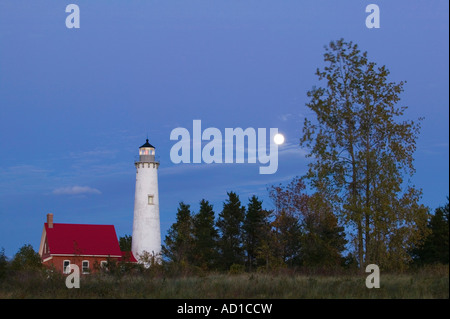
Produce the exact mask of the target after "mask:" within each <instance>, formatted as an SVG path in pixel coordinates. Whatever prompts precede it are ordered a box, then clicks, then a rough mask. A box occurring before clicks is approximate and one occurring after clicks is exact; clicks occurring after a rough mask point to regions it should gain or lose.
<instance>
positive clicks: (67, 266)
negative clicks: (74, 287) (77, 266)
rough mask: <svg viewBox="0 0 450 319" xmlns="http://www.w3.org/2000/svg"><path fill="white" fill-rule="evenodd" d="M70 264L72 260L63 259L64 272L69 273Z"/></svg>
mask: <svg viewBox="0 0 450 319" xmlns="http://www.w3.org/2000/svg"><path fill="white" fill-rule="evenodd" d="M69 266H70V260H64V261H63V273H64V274H68V273H69Z"/></svg>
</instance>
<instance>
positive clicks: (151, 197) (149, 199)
mask: <svg viewBox="0 0 450 319" xmlns="http://www.w3.org/2000/svg"><path fill="white" fill-rule="evenodd" d="M148 204H149V205H153V195H148Z"/></svg>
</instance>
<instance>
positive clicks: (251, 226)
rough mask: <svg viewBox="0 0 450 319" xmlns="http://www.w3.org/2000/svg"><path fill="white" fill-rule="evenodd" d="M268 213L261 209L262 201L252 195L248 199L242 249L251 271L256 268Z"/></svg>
mask: <svg viewBox="0 0 450 319" xmlns="http://www.w3.org/2000/svg"><path fill="white" fill-rule="evenodd" d="M268 216H269V213H268V212H267V211H265V210H263V209H262V201H259V200H258V197H257V196H255V195H253V196H252V197H251V198H250V199H249V203H248V206H247V213H246V215H245V219H244V223H243V225H242V230H243V235H244V249H245V251H246V255H247V266H248V268H249V270H250V271H251V270H252V269H253V267H255V266H257V255H258V254H257V252H258V249H259V247H260V246H261V244H262V240H263V239H264V236H265V233H266V232H267V225H268V223H269V222H268V220H267V219H268Z"/></svg>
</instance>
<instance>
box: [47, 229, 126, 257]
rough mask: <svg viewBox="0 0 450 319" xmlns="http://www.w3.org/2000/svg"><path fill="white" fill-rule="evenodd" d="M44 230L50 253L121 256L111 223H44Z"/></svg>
mask: <svg viewBox="0 0 450 319" xmlns="http://www.w3.org/2000/svg"><path fill="white" fill-rule="evenodd" d="M45 232H46V235H47V244H48V247H49V250H50V254H51V255H95V256H99V255H100V256H117V257H121V256H122V252H121V251H120V247H119V241H118V240H117V235H116V230H115V229H114V226H113V225H85V224H59V223H54V224H53V228H48V225H47V223H45Z"/></svg>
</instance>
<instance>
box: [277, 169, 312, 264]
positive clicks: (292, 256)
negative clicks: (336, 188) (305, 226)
mask: <svg viewBox="0 0 450 319" xmlns="http://www.w3.org/2000/svg"><path fill="white" fill-rule="evenodd" d="M305 188H306V186H305V184H304V182H303V180H302V179H301V178H300V177H295V178H293V179H292V181H290V182H289V183H288V184H287V185H282V184H279V185H278V186H271V187H269V189H268V191H269V197H270V198H271V199H272V201H273V203H274V205H275V211H274V216H273V217H274V219H273V221H272V223H271V228H272V232H273V235H272V244H271V246H272V250H273V257H274V258H273V259H272V260H273V262H275V264H288V265H290V266H293V265H298V264H300V263H301V260H300V250H301V238H302V229H301V224H302V222H303V219H304V214H305V212H306V211H307V203H308V195H307V194H306V193H305Z"/></svg>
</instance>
